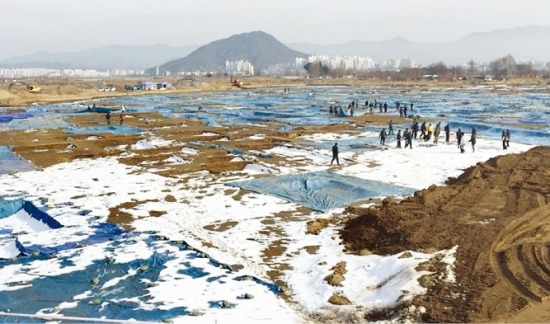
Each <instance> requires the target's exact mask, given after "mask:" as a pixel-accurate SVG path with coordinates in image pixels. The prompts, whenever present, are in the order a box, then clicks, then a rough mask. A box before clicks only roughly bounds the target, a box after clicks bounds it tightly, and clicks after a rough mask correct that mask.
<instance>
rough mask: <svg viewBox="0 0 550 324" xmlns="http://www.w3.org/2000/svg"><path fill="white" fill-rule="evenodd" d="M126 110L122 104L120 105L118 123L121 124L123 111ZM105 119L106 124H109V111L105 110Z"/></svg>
mask: <svg viewBox="0 0 550 324" xmlns="http://www.w3.org/2000/svg"><path fill="white" fill-rule="evenodd" d="M125 111H126V108H124V106H122V109H121V111H120V115H119V117H118V124H119V125H122V122H124V112H125ZM105 120H106V121H107V125H111V112H109V111H108V112H107V113H106V114H105Z"/></svg>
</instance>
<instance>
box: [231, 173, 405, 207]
mask: <svg viewBox="0 0 550 324" xmlns="http://www.w3.org/2000/svg"><path fill="white" fill-rule="evenodd" d="M227 185H229V186H233V187H239V188H243V189H247V190H252V191H256V192H259V193H263V194H268V195H272V196H275V197H279V198H282V199H285V200H288V201H290V202H294V203H297V204H300V205H303V206H306V207H309V208H311V209H313V210H318V211H327V210H330V209H334V208H341V207H346V206H349V205H351V204H353V203H354V202H356V201H359V200H364V199H368V198H376V197H385V196H392V195H393V196H406V195H410V194H412V193H413V192H414V191H415V190H414V189H412V188H407V187H401V186H396V185H391V184H387V183H383V182H379V181H372V180H365V179H359V178H355V177H349V176H343V175H339V174H336V173H333V172H330V171H318V172H311V173H304V174H293V175H285V176H274V177H265V178H260V179H255V180H248V181H239V182H230V183H227Z"/></svg>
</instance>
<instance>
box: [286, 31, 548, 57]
mask: <svg viewBox="0 0 550 324" xmlns="http://www.w3.org/2000/svg"><path fill="white" fill-rule="evenodd" d="M548 40H550V25H545V26H524V27H517V28H512V29H503V30H494V31H490V32H483V33H474V34H470V35H468V36H466V37H464V38H462V39H460V40H457V41H453V42H441V43H430V44H428V43H415V42H411V41H408V40H406V39H403V38H394V39H391V40H387V41H381V42H366V41H350V42H346V43H342V44H335V45H313V44H307V43H295V44H289V46H291V47H292V48H295V49H296V50H299V51H303V52H307V53H316V54H327V55H359V56H368V57H370V58H372V59H373V60H375V61H382V60H387V59H390V58H403V57H412V58H414V59H415V60H416V62H417V63H419V64H423V65H428V64H431V63H435V62H441V61H442V62H444V63H445V64H448V65H455V64H461V63H466V62H468V61H469V60H470V59H473V60H474V61H476V62H490V61H493V60H495V59H498V58H501V57H503V56H506V55H508V54H511V55H512V56H513V57H514V58H515V59H516V61H518V62H521V61H527V60H531V59H534V60H538V61H543V62H548V61H550V42H549V41H548Z"/></svg>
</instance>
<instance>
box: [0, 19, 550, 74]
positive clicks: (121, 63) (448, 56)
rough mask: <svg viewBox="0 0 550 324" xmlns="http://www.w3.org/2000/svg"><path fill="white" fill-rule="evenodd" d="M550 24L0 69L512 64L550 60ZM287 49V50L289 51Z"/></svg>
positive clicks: (235, 42)
mask: <svg viewBox="0 0 550 324" xmlns="http://www.w3.org/2000/svg"><path fill="white" fill-rule="evenodd" d="M548 40H550V25H544V26H524V27H517V28H512V29H503V30H494V31H490V32H483V33H474V34H470V35H468V36H466V37H464V38H462V39H459V40H457V41H452V42H440V43H417V42H411V41H409V40H406V39H403V38H400V37H397V38H394V39H390V40H387V41H379V42H371V41H359V40H357V41H349V42H346V43H342V44H335V45H315V44H308V43H294V44H289V45H288V46H287V45H285V44H282V43H281V42H279V41H278V40H277V39H275V38H274V37H273V36H271V35H268V34H266V33H264V32H260V31H256V32H251V33H245V34H239V35H234V36H231V37H229V38H226V39H222V40H218V41H214V42H212V43H210V44H207V45H204V46H202V47H198V46H182V47H172V46H168V45H162V44H159V45H147V46H131V45H110V46H105V47H101V48H95V49H90V50H87V51H81V52H66V53H49V52H39V53H35V54H32V55H27V56H22V57H17V58H12V59H7V60H3V61H0V67H8V68H9V67H51V68H81V69H83V68H92V69H98V70H106V69H147V68H152V67H156V66H159V70H160V71H162V72H164V71H171V72H176V71H181V70H196V69H201V68H203V69H205V70H210V71H215V70H218V69H219V68H220V67H223V66H224V65H225V61H226V60H241V59H242V60H248V61H249V62H251V63H252V64H253V65H254V66H255V67H256V69H262V68H265V67H267V66H269V65H272V64H277V63H289V62H294V59H295V58H296V57H305V56H307V55H306V54H304V53H311V54H327V55H359V56H367V57H370V58H372V59H373V60H375V61H378V62H380V61H383V60H388V59H391V58H404V57H412V58H414V59H415V60H416V62H417V63H418V64H422V65H428V64H431V63H435V62H441V61H442V62H444V63H445V64H447V65H456V64H462V63H466V62H468V61H469V60H470V59H473V60H474V61H476V62H480V63H482V62H490V61H493V60H495V59H498V58H501V57H503V56H505V55H508V54H511V55H512V56H513V57H514V58H515V59H516V61H517V62H525V61H527V60H531V59H533V60H537V61H543V62H550V42H549V41H548ZM291 48H292V49H291Z"/></svg>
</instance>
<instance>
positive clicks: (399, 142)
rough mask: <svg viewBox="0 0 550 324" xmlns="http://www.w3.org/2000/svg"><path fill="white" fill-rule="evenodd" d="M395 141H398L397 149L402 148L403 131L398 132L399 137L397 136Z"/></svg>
mask: <svg viewBox="0 0 550 324" xmlns="http://www.w3.org/2000/svg"><path fill="white" fill-rule="evenodd" d="M395 139H396V141H397V148H401V130H398V131H397V135H395Z"/></svg>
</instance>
